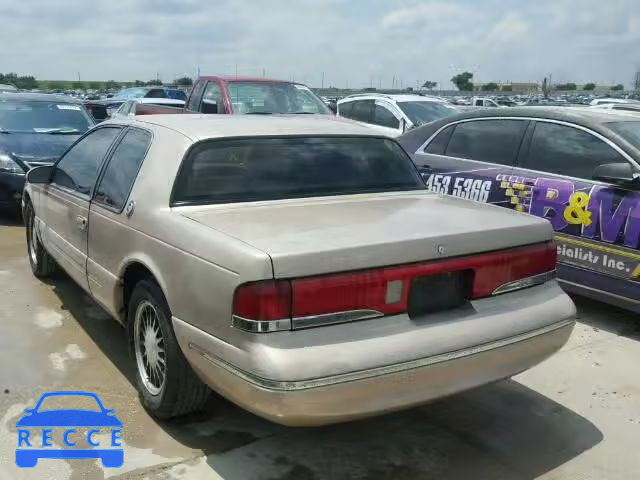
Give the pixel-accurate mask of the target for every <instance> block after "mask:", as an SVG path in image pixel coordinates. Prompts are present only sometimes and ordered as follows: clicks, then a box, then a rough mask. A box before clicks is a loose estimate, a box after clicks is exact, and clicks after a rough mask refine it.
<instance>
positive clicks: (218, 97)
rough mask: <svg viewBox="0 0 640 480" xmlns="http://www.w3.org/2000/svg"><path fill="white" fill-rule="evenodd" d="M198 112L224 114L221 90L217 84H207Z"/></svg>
mask: <svg viewBox="0 0 640 480" xmlns="http://www.w3.org/2000/svg"><path fill="white" fill-rule="evenodd" d="M200 111H201V112H202V113H225V108H224V100H223V98H222V90H221V89H220V85H218V83H217V82H209V83H207V88H205V90H204V94H203V96H202V103H201V104H200Z"/></svg>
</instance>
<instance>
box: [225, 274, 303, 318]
mask: <svg viewBox="0 0 640 480" xmlns="http://www.w3.org/2000/svg"><path fill="white" fill-rule="evenodd" d="M233 313H234V315H237V316H239V317H242V318H246V319H251V320H282V319H284V318H289V317H290V316H291V284H290V283H289V281H288V280H268V281H265V282H253V283H246V284H244V285H241V286H240V287H238V289H237V290H236V293H235V296H234V300H233Z"/></svg>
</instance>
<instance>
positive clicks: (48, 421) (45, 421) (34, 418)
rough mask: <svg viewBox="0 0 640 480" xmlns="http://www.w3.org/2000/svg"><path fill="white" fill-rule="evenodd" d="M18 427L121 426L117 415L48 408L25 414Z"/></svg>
mask: <svg viewBox="0 0 640 480" xmlns="http://www.w3.org/2000/svg"><path fill="white" fill-rule="evenodd" d="M16 426H17V427H121V426H122V422H121V421H120V420H119V419H118V417H116V416H115V415H107V414H106V413H102V412H94V411H91V410H47V411H45V412H38V413H32V414H30V415H25V416H24V417H22V418H21V419H20V420H18V423H17V424H16Z"/></svg>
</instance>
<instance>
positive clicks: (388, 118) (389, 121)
mask: <svg viewBox="0 0 640 480" xmlns="http://www.w3.org/2000/svg"><path fill="white" fill-rule="evenodd" d="M371 123H373V124H375V125H380V126H381V127H388V128H396V129H397V128H400V120H398V119H397V118H396V117H395V115H394V114H393V113H391V111H390V110H389V109H388V108H387V107H385V106H384V105H378V104H377V103H376V104H375V105H374V107H373V119H372V120H371Z"/></svg>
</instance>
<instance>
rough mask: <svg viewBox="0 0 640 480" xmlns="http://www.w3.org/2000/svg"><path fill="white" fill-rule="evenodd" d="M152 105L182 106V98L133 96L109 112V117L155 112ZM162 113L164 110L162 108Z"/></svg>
mask: <svg viewBox="0 0 640 480" xmlns="http://www.w3.org/2000/svg"><path fill="white" fill-rule="evenodd" d="M154 106H160V107H175V108H183V107H184V100H177V99H174V98H146V97H143V98H134V99H131V100H127V101H126V102H124V103H123V104H122V105H120V107H119V108H118V109H117V110H116V111H114V112H113V113H112V114H111V118H126V117H133V116H135V115H144V114H149V113H157V112H154V111H153V107H154ZM140 107H142V108H140ZM162 113H166V112H165V111H164V110H163V112H162Z"/></svg>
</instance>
